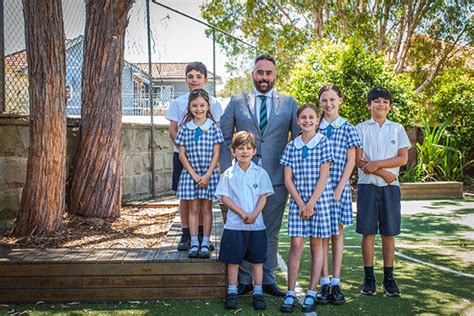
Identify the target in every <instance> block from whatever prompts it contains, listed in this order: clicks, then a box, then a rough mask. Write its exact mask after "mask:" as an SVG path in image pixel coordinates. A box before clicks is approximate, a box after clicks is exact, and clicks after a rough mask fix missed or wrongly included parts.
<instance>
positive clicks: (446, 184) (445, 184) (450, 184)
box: [400, 181, 463, 190]
mask: <svg viewBox="0 0 474 316" xmlns="http://www.w3.org/2000/svg"><path fill="white" fill-rule="evenodd" d="M462 187H463V183H462V182H456V181H436V182H422V183H420V182H405V183H401V184H400V189H402V190H403V189H405V188H407V189H409V188H415V189H418V190H423V189H426V188H429V189H437V188H440V189H443V188H453V189H459V188H461V190H462Z"/></svg>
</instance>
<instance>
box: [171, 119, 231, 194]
mask: <svg viewBox="0 0 474 316" xmlns="http://www.w3.org/2000/svg"><path fill="white" fill-rule="evenodd" d="M223 142H224V137H223V136H222V132H221V129H220V128H219V126H217V125H216V124H215V123H214V122H213V121H212V120H210V119H207V121H206V122H205V123H204V124H203V125H201V126H198V125H196V124H195V123H194V122H193V121H190V122H188V123H186V124H184V125H183V126H182V127H181V128H180V129H179V131H178V135H177V136H176V144H177V145H179V146H184V148H186V158H187V159H188V161H189V163H190V164H191V166H192V167H193V169H194V171H196V173H198V174H200V175H204V174H205V173H206V172H207V170H209V166H210V165H211V161H212V155H213V153H214V144H220V143H223ZM218 182H219V170H218V169H217V167H216V168H215V169H214V170H213V172H212V175H211V177H210V178H209V184H208V185H207V187H206V188H198V186H197V184H196V182H195V181H194V180H193V178H192V177H191V175H190V174H189V172H188V171H187V170H186V168H183V171H182V172H181V176H180V177H179V183H178V191H177V192H176V197H177V198H178V200H195V199H206V200H213V199H215V197H214V192H215V191H216V187H217V183H218Z"/></svg>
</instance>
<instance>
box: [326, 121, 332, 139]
mask: <svg viewBox="0 0 474 316" xmlns="http://www.w3.org/2000/svg"><path fill="white" fill-rule="evenodd" d="M326 131H327V137H328V138H331V136H332V133H333V131H334V127H333V126H332V125H331V124H329V125H328V127H326Z"/></svg>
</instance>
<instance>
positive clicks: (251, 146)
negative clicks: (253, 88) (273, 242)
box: [215, 131, 274, 310]
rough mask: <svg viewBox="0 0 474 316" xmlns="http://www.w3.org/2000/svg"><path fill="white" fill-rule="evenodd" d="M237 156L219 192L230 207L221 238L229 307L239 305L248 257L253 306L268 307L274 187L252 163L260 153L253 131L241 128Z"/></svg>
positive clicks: (235, 148) (235, 146)
mask: <svg viewBox="0 0 474 316" xmlns="http://www.w3.org/2000/svg"><path fill="white" fill-rule="evenodd" d="M230 147H231V153H232V155H233V156H234V157H235V158H236V159H237V162H235V163H234V164H233V165H232V166H231V167H229V168H228V169H227V170H226V171H224V173H223V174H222V175H221V179H220V181H219V184H218V185H217V189H216V193H215V195H216V196H217V197H219V198H220V199H222V202H223V203H224V204H225V205H226V206H227V207H228V208H229V211H228V214H227V222H226V224H225V225H224V232H223V234H222V239H221V248H220V253H219V260H221V261H223V262H226V263H227V274H228V279H229V287H228V291H227V297H226V300H225V303H224V307H225V308H226V309H235V308H237V293H238V290H237V285H238V282H237V276H238V274H239V265H240V264H241V263H242V262H243V260H246V261H248V262H250V263H251V264H252V274H253V280H254V283H255V284H254V286H253V308H254V309H256V310H264V309H266V304H265V301H264V299H263V293H262V282H263V263H264V262H265V261H266V260H267V235H266V233H265V224H264V222H263V216H262V210H263V207H264V206H265V203H266V202H267V197H268V196H269V195H272V194H273V193H274V192H273V186H272V182H271V180H270V177H269V176H268V174H267V172H266V171H265V170H264V169H263V168H262V167H260V166H258V165H256V164H255V163H254V162H252V158H253V156H255V154H256V153H257V148H256V139H255V136H254V135H253V134H252V133H249V132H246V131H241V132H238V133H236V134H235V135H234V137H233V138H232V143H231V145H230Z"/></svg>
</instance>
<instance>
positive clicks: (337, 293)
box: [329, 285, 346, 305]
mask: <svg viewBox="0 0 474 316" xmlns="http://www.w3.org/2000/svg"><path fill="white" fill-rule="evenodd" d="M329 300H330V302H331V304H334V305H341V304H344V303H345V302H346V299H345V298H344V294H342V291H341V287H340V286H339V285H333V286H331V297H330V299H329Z"/></svg>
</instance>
